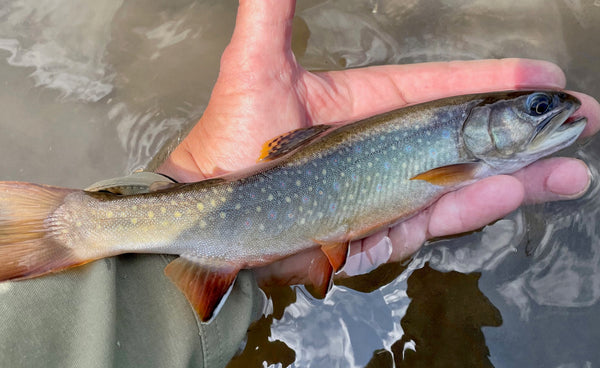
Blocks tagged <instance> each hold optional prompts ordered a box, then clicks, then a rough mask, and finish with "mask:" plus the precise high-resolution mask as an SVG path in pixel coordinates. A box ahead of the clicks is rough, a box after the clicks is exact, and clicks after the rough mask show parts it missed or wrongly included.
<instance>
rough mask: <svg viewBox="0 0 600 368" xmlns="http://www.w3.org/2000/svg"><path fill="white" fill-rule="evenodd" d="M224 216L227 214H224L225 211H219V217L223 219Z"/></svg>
mask: <svg viewBox="0 0 600 368" xmlns="http://www.w3.org/2000/svg"><path fill="white" fill-rule="evenodd" d="M225 216H227V215H226V214H225V212H221V213H220V214H219V217H221V218H222V219H224V218H225Z"/></svg>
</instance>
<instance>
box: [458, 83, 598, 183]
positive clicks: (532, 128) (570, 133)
mask: <svg viewBox="0 0 600 368" xmlns="http://www.w3.org/2000/svg"><path fill="white" fill-rule="evenodd" d="M580 106H581V102H580V101H579V100H578V99H577V98H576V97H574V96H572V95H570V94H568V93H565V92H562V91H517V92H502V93H496V94H490V95H487V96H483V97H482V98H481V99H479V100H478V102H477V104H476V105H474V106H473V107H472V109H471V110H470V112H469V114H468V116H467V118H466V120H465V122H464V124H463V128H462V139H463V143H464V145H465V148H466V149H467V151H469V152H470V153H471V154H472V155H473V156H474V157H475V158H476V159H479V160H481V161H483V162H485V163H486V164H488V165H489V166H490V167H491V168H492V169H494V170H495V171H496V172H497V173H510V172H514V171H516V170H518V169H520V168H522V167H524V166H527V165H529V164H530V163H532V162H534V161H536V160H538V159H540V158H541V157H544V156H547V155H550V154H552V153H554V152H556V151H558V150H560V149H563V148H565V147H567V146H569V145H570V144H572V143H573V142H574V141H575V140H576V139H577V137H579V135H580V134H581V132H582V131H583V129H584V128H585V124H586V122H587V120H586V119H585V118H578V119H570V117H571V116H572V115H573V113H574V112H575V111H576V110H577V109H578V108H579V107H580Z"/></svg>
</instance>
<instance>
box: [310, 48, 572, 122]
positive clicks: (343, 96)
mask: <svg viewBox="0 0 600 368" xmlns="http://www.w3.org/2000/svg"><path fill="white" fill-rule="evenodd" d="M304 81H305V84H306V88H307V90H308V95H309V96H310V99H309V100H308V101H307V105H308V106H309V114H310V116H311V118H312V119H313V122H314V123H326V122H336V121H349V120H357V119H361V118H364V117H367V116H371V115H375V114H378V113H382V112H384V111H388V110H391V109H394V108H398V107H401V106H404V105H406V104H412V103H417V102H424V101H429V100H434V99H438V98H442V97H447V96H453V95H460V94H469V93H478V92H486V91H495V90H512V89H518V88H526V87H527V88H533V87H536V88H564V86H565V75H564V73H563V72H562V70H561V69H560V68H559V67H558V66H556V65H555V64H552V63H550V62H547V61H540V60H529V59H501V60H476V61H453V62H437V63H423V64H412V65H386V66H377V67H369V68H361V69H352V70H345V71H333V72H326V73H322V74H316V75H315V74H307V75H305V77H304ZM341 107H345V108H341Z"/></svg>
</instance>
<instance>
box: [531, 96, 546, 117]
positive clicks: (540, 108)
mask: <svg viewBox="0 0 600 368" xmlns="http://www.w3.org/2000/svg"><path fill="white" fill-rule="evenodd" d="M550 104H551V101H550V98H549V97H548V96H546V95H537V96H534V97H533V98H532V99H531V102H530V104H529V111H530V112H531V114H532V115H542V114H545V113H546V112H547V111H548V110H549V109H550Z"/></svg>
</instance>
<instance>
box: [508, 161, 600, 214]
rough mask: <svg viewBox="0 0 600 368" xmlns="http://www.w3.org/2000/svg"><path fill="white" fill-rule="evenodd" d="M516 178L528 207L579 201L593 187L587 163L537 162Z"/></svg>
mask: <svg viewBox="0 0 600 368" xmlns="http://www.w3.org/2000/svg"><path fill="white" fill-rule="evenodd" d="M513 176H514V177H515V178H517V179H518V180H519V181H520V182H521V184H522V185H523V187H524V189H525V201H526V202H527V203H541V202H548V201H558V200H564V199H573V198H577V197H580V196H582V195H583V194H584V193H585V192H586V191H587V190H588V188H589V187H590V184H591V175H590V171H589V169H588V167H587V166H586V165H585V163H584V162H583V161H581V160H577V159H574V158H565V157H556V158H550V159H546V160H541V161H538V162H536V163H534V164H533V165H530V166H528V167H526V168H523V169H521V170H519V171H517V172H516V173H514V174H513Z"/></svg>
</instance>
